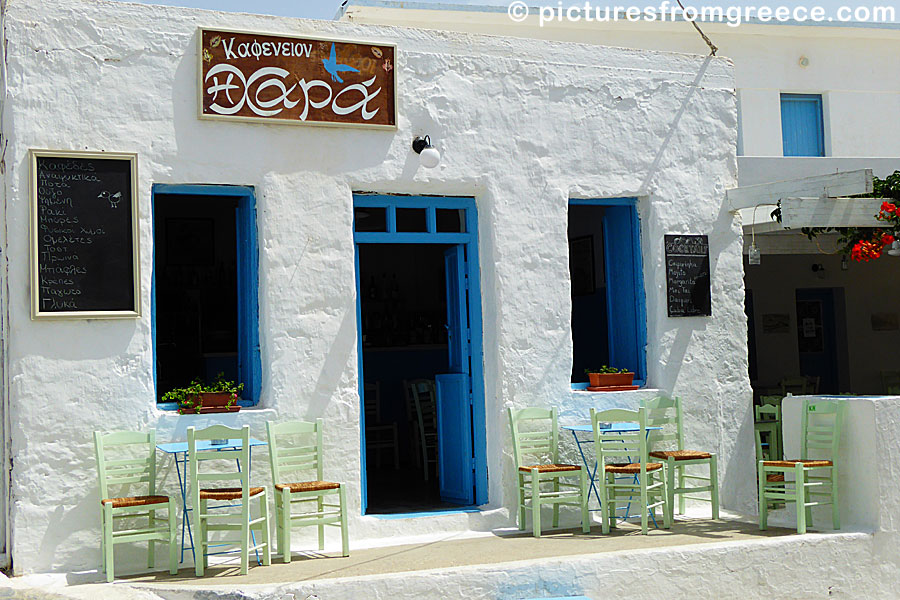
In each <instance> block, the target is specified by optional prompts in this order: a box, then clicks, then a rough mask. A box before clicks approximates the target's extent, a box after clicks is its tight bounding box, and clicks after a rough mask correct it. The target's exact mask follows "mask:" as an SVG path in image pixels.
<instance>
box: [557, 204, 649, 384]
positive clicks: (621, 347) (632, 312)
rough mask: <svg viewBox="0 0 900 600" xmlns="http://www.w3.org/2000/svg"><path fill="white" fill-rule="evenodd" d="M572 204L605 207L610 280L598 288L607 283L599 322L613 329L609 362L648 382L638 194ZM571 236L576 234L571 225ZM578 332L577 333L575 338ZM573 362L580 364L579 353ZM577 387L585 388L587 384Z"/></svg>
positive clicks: (604, 238)
mask: <svg viewBox="0 0 900 600" xmlns="http://www.w3.org/2000/svg"><path fill="white" fill-rule="evenodd" d="M569 205H570V207H571V206H588V207H597V208H602V249H603V261H602V262H603V277H604V281H602V282H598V284H599V285H598V287H600V286H604V287H605V293H601V292H599V291H598V292H597V293H598V294H599V295H600V296H601V298H600V301H601V302H604V301H605V312H606V319H605V321H606V322H605V323H601V324H599V325H600V326H601V327H602V326H603V325H605V329H606V332H607V335H606V337H607V356H608V364H609V365H610V366H614V367H618V368H623V367H624V368H627V369H629V370H631V371H634V383H635V384H636V385H641V386H643V385H645V384H646V382H647V350H646V349H647V308H646V296H645V293H644V270H643V259H642V256H641V230H640V219H639V218H638V212H637V198H612V199H597V200H593V199H588V200H584V199H572V200H570V201H569ZM569 235H570V236H571V235H573V232H572V230H571V228H570V232H569ZM579 287H582V286H581V284H579ZM588 287H589V288H590V287H592V286H588ZM573 306H574V303H573ZM601 318H602V317H601ZM575 336H576V332H575V331H573V341H574V338H575ZM573 361H574V362H575V364H576V365H577V364H578V357H573ZM572 387H573V388H574V389H584V388H586V387H587V383H573V384H572Z"/></svg>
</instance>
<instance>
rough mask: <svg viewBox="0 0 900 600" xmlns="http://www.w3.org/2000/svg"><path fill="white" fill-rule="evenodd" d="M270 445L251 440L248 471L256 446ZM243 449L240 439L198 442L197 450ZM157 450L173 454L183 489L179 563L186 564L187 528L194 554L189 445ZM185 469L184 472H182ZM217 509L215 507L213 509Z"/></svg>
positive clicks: (160, 446) (176, 444)
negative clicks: (188, 464) (189, 486)
mask: <svg viewBox="0 0 900 600" xmlns="http://www.w3.org/2000/svg"><path fill="white" fill-rule="evenodd" d="M267 445H268V444H267V443H266V442H264V441H262V440H258V439H256V438H250V450H249V455H250V464H248V465H247V470H248V471H249V470H250V467H251V464H252V462H253V447H254V446H267ZM240 447H241V440H240V439H232V440H225V443H224V444H213V443H212V440H197V450H239V449H240ZM156 449H157V450H161V451H162V452H165V453H166V454H171V455H172V457H173V459H174V460H175V472H176V473H177V474H178V487H179V488H180V489H181V560H180V561H179V562H184V530H185V528H187V534H188V539H189V540H190V546H189V547H190V550H191V553H192V554H193V552H194V536H193V534H192V533H191V522H190V520H189V519H188V513H189V512H191V510H192V509H190V508H188V505H187V492H188V483H187V469H188V467H187V463H188V456H187V452H188V444H187V442H166V443H163V444H157V445H156ZM182 467H183V470H182ZM237 467H238V470H239V471H240V469H241V461H240V460H238V461H237ZM228 506H233V505H230V504H225V505H222V506H221V507H219V508H224V507H228ZM213 508H215V507H213ZM250 535H253V532H252V531H251V532H250ZM253 544H254V545H256V540H255V539H254V541H253ZM256 559H257V562H259V551H258V550H257V552H256Z"/></svg>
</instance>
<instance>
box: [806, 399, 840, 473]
mask: <svg viewBox="0 0 900 600" xmlns="http://www.w3.org/2000/svg"><path fill="white" fill-rule="evenodd" d="M801 410H802V414H801V416H800V432H801V438H800V440H801V441H800V458H801V459H807V458H809V451H810V450H827V451H828V452H829V453H830V454H829V458H831V460H832V461H834V460H835V459H836V457H837V454H838V447H839V446H840V443H841V425H842V424H843V421H844V412H845V411H846V410H847V403H846V402H845V401H843V400H812V401H810V400H808V399H804V400H803V406H802V408H801Z"/></svg>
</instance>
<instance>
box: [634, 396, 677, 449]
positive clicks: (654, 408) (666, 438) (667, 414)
mask: <svg viewBox="0 0 900 600" xmlns="http://www.w3.org/2000/svg"><path fill="white" fill-rule="evenodd" d="M641 408H644V409H645V410H646V413H647V427H661V428H662V429H654V430H651V431H650V437H649V447H651V448H654V449H659V447H660V444H665V443H666V442H670V443H671V444H672V445H674V446H675V448H673V449H674V450H684V429H683V428H682V412H681V399H680V398H678V397H677V396H675V397H673V398H666V397H665V396H658V397H656V398H653V399H651V400H641Z"/></svg>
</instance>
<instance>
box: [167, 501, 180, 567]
mask: <svg viewBox="0 0 900 600" xmlns="http://www.w3.org/2000/svg"><path fill="white" fill-rule="evenodd" d="M176 511H177V509H176V508H175V501H174V500H172V499H171V498H169V507H168V516H169V574H170V575H177V574H178V546H176V545H175V540H176V537H175V532H176V531H177V527H176V523H177V521H178V517H177V514H178V513H177V512H176Z"/></svg>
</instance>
